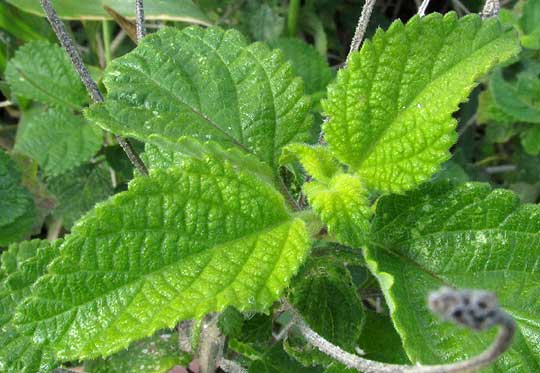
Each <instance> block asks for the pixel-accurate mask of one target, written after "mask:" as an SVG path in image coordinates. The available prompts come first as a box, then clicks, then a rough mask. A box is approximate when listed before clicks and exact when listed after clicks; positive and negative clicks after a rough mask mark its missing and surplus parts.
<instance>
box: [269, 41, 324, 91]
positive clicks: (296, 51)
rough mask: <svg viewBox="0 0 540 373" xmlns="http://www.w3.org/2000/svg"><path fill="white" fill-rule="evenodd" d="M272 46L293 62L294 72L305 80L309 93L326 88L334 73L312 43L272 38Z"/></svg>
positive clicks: (306, 89)
mask: <svg viewBox="0 0 540 373" xmlns="http://www.w3.org/2000/svg"><path fill="white" fill-rule="evenodd" d="M268 44H269V45H270V46H271V47H272V48H279V49H280V50H281V51H282V52H283V54H284V55H285V58H286V59H288V60H289V61H290V62H291V65H292V67H293V70H294V73H295V74H296V75H298V76H300V77H301V78H302V79H303V80H304V88H305V91H306V93H307V94H310V95H312V94H314V93H317V92H321V91H323V90H325V89H326V86H327V85H328V83H330V81H331V80H332V78H333V77H334V73H333V71H332V69H331V68H330V66H328V62H327V61H326V59H325V58H324V57H323V56H322V55H321V54H320V53H319V52H317V50H316V49H315V48H313V47H312V46H311V45H309V44H307V43H305V42H303V41H302V40H300V39H297V38H281V39H276V40H271V41H269V42H268Z"/></svg>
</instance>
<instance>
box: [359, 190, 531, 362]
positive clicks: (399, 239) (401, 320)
mask: <svg viewBox="0 0 540 373" xmlns="http://www.w3.org/2000/svg"><path fill="white" fill-rule="evenodd" d="M539 217H540V208H539V206H538V205H520V204H519V199H518V198H517V196H515V195H514V194H513V193H512V192H509V191H506V190H501V189H498V190H491V188H490V187H489V185H487V184H476V183H466V184H462V185H460V186H457V187H454V186H452V185H451V184H449V183H439V184H436V185H434V186H426V187H423V188H420V189H419V190H417V191H415V192H412V193H409V194H407V195H405V196H390V197H383V199H381V200H380V201H379V203H378V205H377V215H376V218H375V221H374V225H373V231H372V240H373V243H372V244H371V245H370V247H369V249H367V250H366V259H367V261H368V265H369V266H370V268H371V269H372V271H373V273H374V274H375V275H376V276H377V277H378V279H379V282H380V284H381V286H382V288H383V291H384V293H385V298H386V301H387V303H388V305H389V307H390V311H391V315H392V318H393V321H394V324H395V326H396V329H397V330H398V332H399V334H400V335H401V337H402V339H403V343H404V347H405V349H406V351H407V354H408V355H409V357H410V358H411V361H412V362H413V363H416V362H421V363H423V364H426V363H441V362H453V361H457V360H460V359H463V358H466V357H471V356H472V355H475V354H478V353H479V352H481V351H482V350H484V349H485V348H487V346H488V345H489V344H490V343H491V342H492V341H493V338H494V336H495V330H491V331H490V332H484V333H474V332H472V331H470V330H465V329H460V328H458V327H456V326H455V325H453V324H449V323H443V322H441V321H440V320H438V318H437V317H436V316H434V315H432V314H431V313H430V312H429V311H428V310H427V307H426V297H427V295H428V292H429V291H432V290H436V289H438V288H439V287H440V286H442V285H449V286H455V287H458V288H477V289H487V290H492V291H494V292H496V293H497V296H498V298H499V302H500V304H501V305H502V307H503V308H504V309H505V310H506V311H507V312H509V313H510V314H511V315H512V316H513V317H514V319H515V320H516V322H517V325H518V331H517V333H516V336H515V337H514V341H513V344H512V346H511V348H510V350H509V351H508V352H506V353H505V354H503V355H502V357H501V358H500V359H499V360H497V362H496V363H495V365H494V366H493V367H492V368H488V369H486V371H493V372H495V371H497V372H501V371H502V372H516V373H517V372H534V371H537V370H539V369H540V345H539V344H538V340H539V338H540V287H539V286H538V283H539V282H540V266H539V263H540V219H539Z"/></svg>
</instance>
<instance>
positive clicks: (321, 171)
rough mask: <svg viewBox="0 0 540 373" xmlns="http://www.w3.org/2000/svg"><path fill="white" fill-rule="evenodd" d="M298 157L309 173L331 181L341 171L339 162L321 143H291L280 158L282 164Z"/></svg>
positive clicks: (316, 177) (321, 179)
mask: <svg viewBox="0 0 540 373" xmlns="http://www.w3.org/2000/svg"><path fill="white" fill-rule="evenodd" d="M296 158H298V160H299V161H300V164H301V165H302V167H304V169H305V170H306V172H307V173H308V175H310V176H313V177H314V178H315V179H317V180H320V181H323V182H329V181H330V179H331V178H332V176H334V175H335V174H336V173H338V172H340V171H341V167H340V165H339V163H338V162H337V161H336V160H335V159H334V158H333V157H332V154H331V153H330V151H328V148H326V147H323V146H319V145H315V146H312V145H306V144H290V145H288V146H286V147H285V148H284V149H283V153H282V155H281V157H280V159H279V163H280V164H281V165H284V164H287V163H292V162H294V161H295V160H296Z"/></svg>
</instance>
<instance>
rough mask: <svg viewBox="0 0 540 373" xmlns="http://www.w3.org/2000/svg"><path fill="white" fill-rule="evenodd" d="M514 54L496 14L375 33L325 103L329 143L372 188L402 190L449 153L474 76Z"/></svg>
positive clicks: (428, 20)
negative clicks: (454, 115) (456, 113)
mask: <svg viewBox="0 0 540 373" xmlns="http://www.w3.org/2000/svg"><path fill="white" fill-rule="evenodd" d="M518 51H519V46H518V42H517V38H516V35H515V33H514V32H505V31H504V30H503V29H502V27H501V25H500V24H499V23H498V21H497V20H496V19H490V20H486V21H482V20H481V19H480V17H479V16H478V15H469V16H466V17H463V18H461V19H458V18H457V16H456V14H455V13H449V14H447V15H445V16H442V15H440V14H430V15H428V16H426V17H422V18H420V17H418V16H417V17H414V18H413V19H411V20H410V21H409V22H408V23H407V25H405V26H404V25H403V24H402V23H401V22H400V21H396V22H394V23H393V24H392V25H391V26H390V28H389V29H388V31H382V30H378V31H377V32H376V34H375V36H374V37H373V39H372V40H369V41H366V42H365V43H364V45H363V46H362V49H361V51H360V52H357V53H355V54H353V55H352V56H351V59H350V61H349V64H348V66H347V67H346V68H345V69H341V70H340V72H339V74H338V78H337V82H336V83H334V84H333V85H331V86H330V87H329V89H328V100H326V101H325V102H324V103H323V106H324V109H325V112H326V114H327V115H328V116H329V118H330V120H329V122H328V123H327V124H326V125H325V126H324V131H325V134H326V140H327V141H328V144H329V146H330V148H331V149H332V150H333V151H334V153H335V155H336V156H337V157H338V158H339V159H340V160H341V161H342V162H345V163H347V164H349V165H350V166H351V167H352V169H354V170H356V171H357V172H358V173H359V174H360V175H361V176H362V178H363V179H364V181H365V182H366V184H367V185H368V186H369V187H372V188H375V189H378V190H381V191H391V192H403V191H405V190H407V189H410V188H412V187H414V186H416V185H418V184H419V183H421V182H422V181H425V180H426V179H428V178H429V177H430V176H431V175H433V174H434V173H435V172H436V171H437V169H438V167H439V165H440V164H441V163H442V162H444V161H445V160H447V159H448V158H449V157H450V153H449V152H448V149H449V148H450V146H452V144H453V143H454V142H455V140H456V133H455V131H454V129H455V126H456V121H455V120H454V119H453V118H452V113H453V112H454V111H456V110H457V109H458V105H459V103H460V102H463V101H464V100H465V99H466V98H467V95H468V94H469V92H470V91H471V89H472V88H473V87H474V86H475V84H476V83H475V82H476V80H477V79H478V78H479V77H481V76H482V75H483V74H485V73H486V72H487V71H488V70H489V69H490V68H491V67H493V66H494V65H495V64H496V63H497V62H500V61H505V60H507V59H508V58H510V57H511V56H513V55H515V54H516V53H517V52H518Z"/></svg>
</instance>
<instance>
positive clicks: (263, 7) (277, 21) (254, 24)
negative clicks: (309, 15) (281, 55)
mask: <svg viewBox="0 0 540 373" xmlns="http://www.w3.org/2000/svg"><path fill="white" fill-rule="evenodd" d="M253 3H255V4H256V2H253ZM248 23H249V31H250V33H251V35H252V36H253V39H255V40H258V41H265V40H272V39H276V38H279V37H280V36H281V34H283V29H284V26H285V19H284V18H283V16H281V15H280V14H278V13H277V12H276V11H275V10H274V9H272V8H271V7H270V6H269V5H268V4H265V3H262V4H260V5H259V6H258V7H257V8H256V9H253V10H252V11H251V12H249V13H248Z"/></svg>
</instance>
